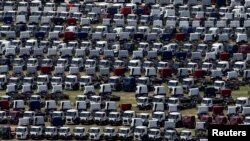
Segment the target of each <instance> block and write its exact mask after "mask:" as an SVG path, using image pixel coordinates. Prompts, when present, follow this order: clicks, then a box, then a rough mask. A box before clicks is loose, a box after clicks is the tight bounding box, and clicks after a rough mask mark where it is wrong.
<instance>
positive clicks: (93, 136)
mask: <svg viewBox="0 0 250 141" xmlns="http://www.w3.org/2000/svg"><path fill="white" fill-rule="evenodd" d="M88 132H89V140H101V139H102V138H103V134H102V133H101V130H100V128H98V127H91V128H90V129H89V131H88Z"/></svg>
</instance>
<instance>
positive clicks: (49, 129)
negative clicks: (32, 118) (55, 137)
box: [45, 128, 55, 132]
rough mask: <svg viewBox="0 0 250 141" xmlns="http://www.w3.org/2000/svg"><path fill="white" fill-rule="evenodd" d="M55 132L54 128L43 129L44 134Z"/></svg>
mask: <svg viewBox="0 0 250 141" xmlns="http://www.w3.org/2000/svg"><path fill="white" fill-rule="evenodd" d="M54 131H55V128H46V129H45V132H54Z"/></svg>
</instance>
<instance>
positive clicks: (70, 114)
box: [66, 112, 76, 116]
mask: <svg viewBox="0 0 250 141" xmlns="http://www.w3.org/2000/svg"><path fill="white" fill-rule="evenodd" d="M66 116H76V112H67V113H66Z"/></svg>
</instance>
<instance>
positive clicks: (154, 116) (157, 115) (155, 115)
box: [152, 114, 162, 119]
mask: <svg viewBox="0 0 250 141" xmlns="http://www.w3.org/2000/svg"><path fill="white" fill-rule="evenodd" d="M152 118H155V119H161V118H162V115H161V114H153V115H152Z"/></svg>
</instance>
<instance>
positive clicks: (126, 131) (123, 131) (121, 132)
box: [119, 130, 128, 134]
mask: <svg viewBox="0 0 250 141" xmlns="http://www.w3.org/2000/svg"><path fill="white" fill-rule="evenodd" d="M119 133H120V134H127V133H128V130H120V131H119Z"/></svg>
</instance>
